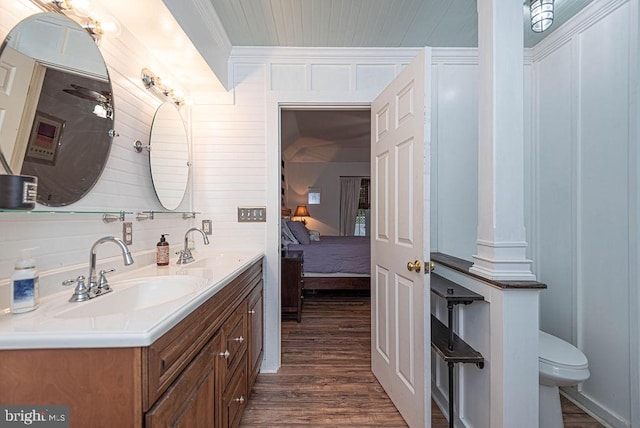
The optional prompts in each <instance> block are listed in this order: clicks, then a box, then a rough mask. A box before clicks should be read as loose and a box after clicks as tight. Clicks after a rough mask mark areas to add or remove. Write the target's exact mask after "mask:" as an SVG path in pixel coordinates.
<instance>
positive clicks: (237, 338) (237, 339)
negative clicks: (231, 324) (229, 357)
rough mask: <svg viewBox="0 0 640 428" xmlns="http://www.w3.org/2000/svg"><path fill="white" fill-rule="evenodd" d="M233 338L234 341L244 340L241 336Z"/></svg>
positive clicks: (240, 341)
mask: <svg viewBox="0 0 640 428" xmlns="http://www.w3.org/2000/svg"><path fill="white" fill-rule="evenodd" d="M233 340H235V341H236V342H239V343H242V342H244V337H242V336H240V337H236V338H235V339H233Z"/></svg>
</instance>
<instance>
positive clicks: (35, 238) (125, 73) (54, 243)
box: [0, 0, 215, 307]
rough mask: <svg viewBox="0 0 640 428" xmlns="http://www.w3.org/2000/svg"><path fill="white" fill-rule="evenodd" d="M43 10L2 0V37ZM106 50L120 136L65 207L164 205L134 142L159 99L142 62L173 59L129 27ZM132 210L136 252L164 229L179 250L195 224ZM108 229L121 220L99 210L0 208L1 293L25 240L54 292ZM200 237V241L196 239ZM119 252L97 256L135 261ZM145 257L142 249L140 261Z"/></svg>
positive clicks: (106, 249) (166, 69)
mask: <svg viewBox="0 0 640 428" xmlns="http://www.w3.org/2000/svg"><path fill="white" fill-rule="evenodd" d="M39 11H40V10H39V9H38V8H37V7H35V6H34V5H33V4H32V3H31V2H30V1H28V0H13V1H6V2H3V3H2V8H1V10H0V12H1V16H2V18H1V19H0V37H1V38H3V39H4V37H5V36H6V35H7V34H8V33H9V31H11V29H12V28H13V26H14V25H16V24H17V23H18V22H20V21H21V20H22V19H24V18H25V17H27V16H29V15H31V14H33V13H38V12H39ZM100 51H101V52H102V55H103V56H104V58H105V61H106V63H107V68H108V71H109V74H110V77H111V80H112V85H113V91H114V105H115V109H116V112H115V125H114V126H115V130H116V131H117V132H118V134H119V136H118V137H116V138H115V139H114V140H113V145H112V148H111V153H110V155H109V159H108V161H107V164H106V167H105V169H104V171H103V173H102V176H101V178H100V179H99V181H98V183H97V184H96V185H95V187H94V188H93V189H92V190H91V191H90V192H89V194H88V195H87V196H86V197H84V198H83V199H82V200H81V201H79V202H77V203H75V204H72V205H70V206H67V207H61V208H60V209H62V210H77V211H93V210H95V211H120V210H126V211H133V212H134V213H135V212H138V211H143V210H161V209H162V207H161V206H160V204H159V202H158V200H157V198H156V195H155V192H154V189H153V186H152V183H151V176H150V173H149V160H148V154H147V153H146V152H143V153H142V154H138V153H136V152H134V150H133V148H132V145H133V142H134V141H135V140H141V141H142V142H143V143H145V144H146V143H147V142H148V141H149V131H150V127H151V121H152V118H153V114H154V112H155V110H156V108H157V107H158V106H159V105H160V102H161V101H160V100H159V99H158V98H157V97H156V96H154V95H153V94H152V93H150V92H149V91H147V90H145V89H144V88H143V86H142V83H141V81H140V77H139V76H140V71H141V70H142V68H143V67H150V68H152V69H153V70H154V71H155V72H156V73H159V74H162V75H167V76H171V69H170V66H169V65H164V64H163V63H162V61H161V60H159V59H157V58H155V57H153V56H152V55H151V54H150V52H149V51H148V50H147V49H146V48H145V47H144V46H143V45H141V44H140V42H139V41H138V40H137V39H135V38H134V37H132V36H131V35H130V33H129V32H128V31H127V29H126V28H123V29H122V33H121V35H120V36H119V37H118V38H113V37H109V36H104V38H103V40H102V43H101V44H100ZM174 81H176V80H175V79H174ZM176 83H178V84H179V83H180V82H177V81H176ZM184 86H187V85H184ZM181 112H182V114H183V115H184V116H185V120H186V121H187V123H189V121H190V117H189V115H190V114H189V107H183V108H182V111H181ZM189 129H190V125H189ZM191 204H192V201H191V190H190V189H189V190H188V192H187V195H186V197H185V199H184V200H183V202H182V204H181V206H180V207H179V208H178V209H179V210H192V208H191ZM38 208H39V209H46V207H42V206H39V207H38ZM60 209H57V210H60ZM53 210H56V209H53ZM134 217H135V214H134V215H128V216H127V221H132V222H133V245H131V246H130V248H131V250H132V251H133V253H134V259H136V254H141V255H144V254H145V253H147V252H149V251H153V250H154V249H155V245H156V243H157V242H158V239H159V237H160V234H161V233H169V234H170V237H169V239H168V240H169V242H171V244H172V245H173V247H172V248H173V249H175V250H177V249H178V247H179V246H180V245H181V244H182V242H183V239H182V238H183V236H184V233H185V231H186V230H187V229H188V228H189V227H191V226H192V225H193V224H194V222H193V221H192V220H182V217H181V216H180V215H177V214H165V215H157V216H156V219H155V220H153V221H143V222H137V221H136V220H135V218H134ZM214 220H215V218H214ZM197 223H199V220H198V221H197ZM105 235H114V236H121V235H122V224H121V223H120V222H114V223H110V224H105V223H103V222H102V216H101V215H100V214H55V215H54V214H19V213H3V214H0V240H1V244H2V245H0V301H1V302H4V301H5V300H6V299H8V296H9V295H8V287H7V285H8V283H9V277H10V275H11V273H12V271H13V265H14V262H15V259H16V258H17V256H18V255H19V250H20V249H21V248H36V250H34V252H33V255H34V257H35V259H36V262H37V268H38V270H40V272H41V292H42V293H43V294H48V293H50V292H52V291H56V290H58V289H59V288H58V284H57V280H56V281H53V279H51V280H50V279H48V278H58V276H59V275H60V274H61V272H62V273H64V272H65V271H68V275H69V276H73V275H76V274H83V275H86V274H87V273H88V272H86V271H87V269H88V267H87V265H88V259H89V249H90V247H91V245H92V244H93V243H94V242H95V241H96V240H97V239H98V238H100V237H102V236H105ZM196 245H197V246H198V247H199V246H201V245H202V244H201V243H199V242H197V241H196ZM115 256H119V250H118V249H117V247H116V246H115V245H105V246H102V247H101V248H100V250H99V251H98V260H99V263H107V262H108V263H112V264H113V266H115V267H116V268H117V269H118V272H122V271H124V270H125V269H134V268H135V267H136V265H135V264H134V265H132V266H131V267H129V268H125V267H124V266H123V265H122V259H121V258H120V257H115ZM172 257H174V258H175V255H174V256H172ZM142 259H143V257H142V256H140V257H139V258H138V260H139V262H142ZM0 306H2V305H0ZM3 307H4V306H3Z"/></svg>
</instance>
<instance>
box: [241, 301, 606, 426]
mask: <svg viewBox="0 0 640 428" xmlns="http://www.w3.org/2000/svg"><path fill="white" fill-rule="evenodd" d="M370 331H371V328H370V299H369V297H362V296H326V295H323V296H307V297H306V298H305V301H304V308H303V311H302V322H301V323H297V322H296V321H295V320H283V321H282V367H281V369H280V371H279V372H278V373H277V374H260V375H259V376H258V380H257V382H256V384H255V386H254V389H253V395H252V396H251V399H250V400H249V402H248V403H247V408H246V410H245V412H244V416H243V418H242V423H241V426H242V427H298V426H305V427H335V426H351V427H354V428H356V427H357V428H364V427H406V426H407V425H406V424H405V422H404V420H403V419H402V417H401V416H400V414H399V413H398V411H397V410H396V408H395V406H394V405H393V403H392V402H391V400H389V397H387V395H386V394H385V392H384V390H383V389H382V387H381V386H380V384H379V383H378V381H377V380H376V378H375V377H374V376H373V374H372V373H371V358H370V353H371V349H370ZM562 404H563V411H565V428H578V427H581V428H587V427H588V428H592V427H594V428H595V427H600V426H601V425H599V424H597V423H596V422H595V421H594V420H593V419H591V418H590V417H589V416H588V415H586V414H585V413H584V412H582V411H581V410H580V409H578V408H577V407H575V406H574V405H573V404H571V403H569V402H568V401H567V400H565V399H563V403H562ZM431 408H432V427H434V428H440V427H442V428H445V427H448V422H447V420H446V419H445V418H444V416H443V415H442V413H441V412H440V409H438V407H437V406H436V405H435V404H434V403H433V402H432V406H431Z"/></svg>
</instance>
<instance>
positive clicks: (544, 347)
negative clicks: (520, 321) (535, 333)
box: [538, 331, 589, 368]
mask: <svg viewBox="0 0 640 428" xmlns="http://www.w3.org/2000/svg"><path fill="white" fill-rule="evenodd" d="M539 340H540V347H539V351H538V352H539V359H540V361H544V362H547V363H549V364H550V365H556V366H563V367H571V368H587V367H588V363H589V362H588V360H587V357H586V356H585V355H584V354H583V353H582V351H581V350H579V349H578V348H576V347H575V346H573V345H572V344H570V343H569V342H565V341H564V340H562V339H560V338H559V337H556V336H552V335H550V334H549V333H545V332H544V331H540V334H539Z"/></svg>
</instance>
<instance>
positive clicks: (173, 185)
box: [149, 102, 189, 210]
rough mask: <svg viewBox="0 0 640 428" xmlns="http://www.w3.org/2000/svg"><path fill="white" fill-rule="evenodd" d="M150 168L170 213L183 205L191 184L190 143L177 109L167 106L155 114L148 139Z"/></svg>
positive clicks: (157, 192)
mask: <svg viewBox="0 0 640 428" xmlns="http://www.w3.org/2000/svg"><path fill="white" fill-rule="evenodd" d="M149 150H150V152H149V165H150V167H151V179H152V180H153V187H154V189H155V190H156V195H158V200H159V201H160V203H161V204H162V206H163V207H165V208H166V209H168V210H175V209H176V208H178V206H179V205H180V202H182V198H184V193H185V191H186V190H187V182H188V180H189V142H188V139H187V130H186V128H185V126H184V122H183V121H182V116H181V115H180V111H178V107H177V106H176V105H175V104H173V103H169V102H167V103H164V104H162V105H161V106H160V107H158V110H157V111H156V114H155V116H153V123H152V124H151V137H150V139H149Z"/></svg>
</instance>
